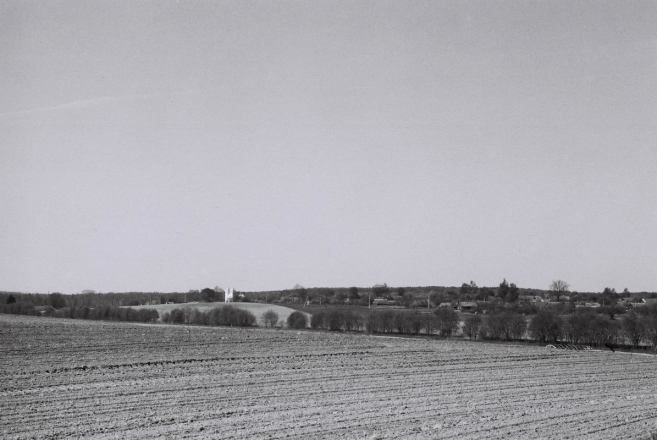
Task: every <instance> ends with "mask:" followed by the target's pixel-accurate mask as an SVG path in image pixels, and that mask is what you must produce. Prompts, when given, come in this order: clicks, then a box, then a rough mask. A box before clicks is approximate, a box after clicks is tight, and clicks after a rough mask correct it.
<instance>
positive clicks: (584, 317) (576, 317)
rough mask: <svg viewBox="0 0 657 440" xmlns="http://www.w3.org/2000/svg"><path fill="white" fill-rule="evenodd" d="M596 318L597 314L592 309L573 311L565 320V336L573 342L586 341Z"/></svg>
mask: <svg viewBox="0 0 657 440" xmlns="http://www.w3.org/2000/svg"><path fill="white" fill-rule="evenodd" d="M594 319H595V314H594V313H593V312H591V311H587V312H583V313H577V312H576V313H573V314H572V315H570V316H569V317H568V318H567V319H566V321H565V322H564V326H563V336H564V337H565V338H566V340H567V341H568V342H572V343H573V344H579V343H580V342H584V341H585V340H586V338H587V334H588V333H589V328H590V326H591V323H592V322H593V320H594Z"/></svg>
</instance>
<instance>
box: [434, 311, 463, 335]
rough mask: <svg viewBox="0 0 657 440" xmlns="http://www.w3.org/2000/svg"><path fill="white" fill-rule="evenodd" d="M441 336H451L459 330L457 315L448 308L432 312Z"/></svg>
mask: <svg viewBox="0 0 657 440" xmlns="http://www.w3.org/2000/svg"><path fill="white" fill-rule="evenodd" d="M434 313H435V315H436V317H437V318H438V328H439V330H440V334H441V335H442V336H452V334H453V333H455V332H456V331H457V330H458V328H459V314H458V313H457V312H455V311H454V310H453V309H452V308H450V307H439V308H438V309H436V311H435V312H434Z"/></svg>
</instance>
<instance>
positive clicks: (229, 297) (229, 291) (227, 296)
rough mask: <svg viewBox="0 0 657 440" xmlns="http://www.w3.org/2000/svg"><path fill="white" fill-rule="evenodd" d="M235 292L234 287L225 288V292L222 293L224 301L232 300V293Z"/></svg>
mask: <svg viewBox="0 0 657 440" xmlns="http://www.w3.org/2000/svg"><path fill="white" fill-rule="evenodd" d="M234 293H235V289H234V288H233V287H229V288H228V289H226V293H225V295H224V298H225V299H224V302H233V294H234Z"/></svg>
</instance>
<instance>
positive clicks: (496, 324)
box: [481, 314, 504, 340]
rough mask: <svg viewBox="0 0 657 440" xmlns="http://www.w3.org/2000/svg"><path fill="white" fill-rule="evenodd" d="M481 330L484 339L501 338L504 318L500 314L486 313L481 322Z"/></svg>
mask: <svg viewBox="0 0 657 440" xmlns="http://www.w3.org/2000/svg"><path fill="white" fill-rule="evenodd" d="M481 332H482V334H483V337H484V338H486V339H493V340H498V339H502V336H503V335H504V319H503V318H502V315H501V314H495V315H488V316H487V317H486V320H485V321H484V322H483V325H482V328H481Z"/></svg>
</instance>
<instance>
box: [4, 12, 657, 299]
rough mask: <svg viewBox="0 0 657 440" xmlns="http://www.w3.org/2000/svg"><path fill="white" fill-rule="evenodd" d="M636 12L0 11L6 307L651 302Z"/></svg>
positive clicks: (651, 129) (652, 143)
mask: <svg viewBox="0 0 657 440" xmlns="http://www.w3.org/2000/svg"><path fill="white" fill-rule="evenodd" d="M655 23H657V2H655V1H639V2H635V1H615V2H603V1H599V0H595V1H576V2H573V1H570V0H568V1H509V2H505V1H495V2H491V1H461V0H459V1H427V2H422V1H396V2H385V1H358V0H357V1H342V2H334V1H305V2H302V1H259V2H248V1H242V0H240V1H232V2H231V1H223V2H211V1H180V2H173V1H139V2H136V1H107V2H101V1H97V2H96V1H94V2H88V1H68V0H64V1H53V2H43V1H23V0H20V1H16V0H6V1H3V2H1V3H0V290H15V291H24V292H47V291H51V292H52V291H60V292H64V293H76V292H80V291H81V290H83V289H94V290H96V291H102V292H108V291H187V290H189V289H200V288H203V287H208V286H209V287H214V286H217V285H218V286H222V287H228V286H234V287H235V288H236V289H237V290H275V289H286V288H292V287H293V286H294V285H295V284H297V283H298V284H301V285H304V286H306V287H313V286H333V287H338V286H345V287H347V286H353V285H355V286H363V287H365V286H372V285H374V284H376V283H383V282H386V283H388V285H391V286H418V285H461V283H463V282H469V281H470V280H474V281H475V282H476V283H477V284H478V285H480V286H494V285H498V284H499V283H500V282H501V281H502V279H503V278H506V279H507V280H508V281H509V282H514V283H516V284H517V285H518V286H519V287H528V288H542V289H547V288H548V287H549V285H550V282H551V281H552V280H555V279H563V280H566V281H567V282H569V283H570V284H571V288H572V289H573V290H578V291H601V290H602V289H603V288H604V287H607V286H608V287H614V288H616V289H617V290H622V289H623V288H626V287H627V288H628V289H629V290H630V291H641V290H648V291H657V26H655Z"/></svg>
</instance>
